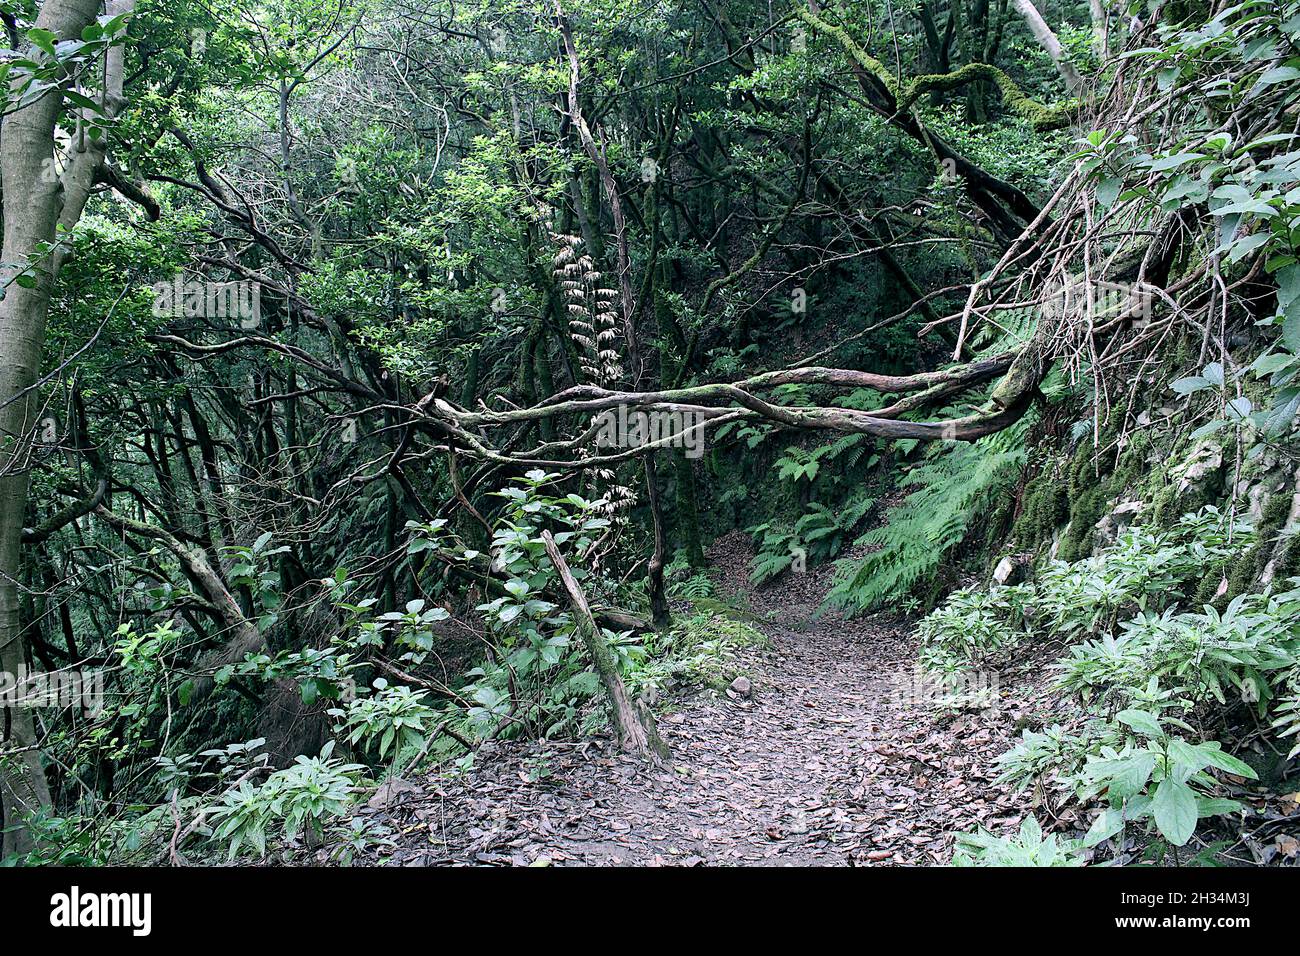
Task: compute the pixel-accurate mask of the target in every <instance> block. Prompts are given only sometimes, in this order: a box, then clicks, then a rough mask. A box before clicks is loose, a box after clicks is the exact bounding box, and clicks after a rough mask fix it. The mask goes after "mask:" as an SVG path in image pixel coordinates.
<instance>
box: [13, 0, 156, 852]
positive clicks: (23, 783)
mask: <svg viewBox="0 0 1300 956" xmlns="http://www.w3.org/2000/svg"><path fill="white" fill-rule="evenodd" d="M133 7H134V0H110V3H109V4H108V12H109V14H110V15H113V16H116V15H118V14H121V13H129V12H131V9H132V8H133ZM98 12H99V0H46V2H45V3H43V4H42V5H41V9H40V14H39V15H38V16H37V19H36V26H37V28H38V29H43V30H48V31H50V32H52V33H54V34H55V35H56V36H57V37H58V38H59V39H69V38H75V37H78V36H80V35H81V31H82V30H83V29H84V28H85V27H86V26H88V25H89V24H91V23H93V22H94V21H95V16H96V14H97V13H98ZM106 58H107V61H108V62H107V64H106V68H105V73H104V75H105V77H106V79H107V84H106V89H105V90H104V99H103V102H104V112H105V113H107V114H109V115H113V114H115V113H117V112H118V110H119V109H120V104H121V93H122V61H123V51H122V49H121V47H120V46H119V47H116V48H114V49H113V50H112V51H110V52H109V53H108V54H107V57H106ZM18 82H19V80H18V79H17V78H15V80H14V83H15V85H16V84H17V83H18ZM62 108H63V95H62V91H61V89H60V90H52V91H50V92H48V93H46V95H45V96H43V97H41V98H40V99H38V100H36V101H35V102H33V103H31V104H29V105H27V106H25V107H23V108H22V109H19V110H15V111H14V112H12V113H9V114H8V115H6V116H5V117H4V118H3V120H0V141H3V143H4V152H3V155H2V156H0V181H2V182H3V191H4V243H3V249H2V251H0V286H2V287H3V288H4V292H5V296H4V298H3V300H0V670H4V671H9V672H16V671H17V670H18V669H19V667H20V666H21V665H22V664H23V663H24V661H25V659H26V656H27V654H26V649H25V646H24V641H23V631H22V623H21V621H20V619H19V600H18V581H19V579H20V574H19V558H20V555H19V543H20V540H21V538H22V528H23V519H24V516H25V514H26V510H27V492H28V471H29V468H30V459H31V453H32V437H33V435H34V433H35V431H36V428H37V424H38V420H39V419H40V417H41V415H42V406H41V403H40V396H39V394H38V390H37V389H36V388H35V384H36V381H37V377H38V376H39V374H40V367H41V357H42V353H43V350H44V345H45V322H46V316H47V314H48V312H49V305H50V295H51V292H52V290H53V286H54V280H55V277H56V276H57V275H58V272H59V267H60V266H61V265H62V264H63V261H64V259H65V258H66V257H67V248H66V246H62V245H56V240H59V239H61V237H60V236H59V235H58V233H57V232H56V227H58V226H62V227H63V228H64V229H65V230H68V231H70V230H71V229H72V228H73V226H75V225H76V223H77V221H78V220H79V219H80V218H81V212H82V210H83V209H84V208H85V204H86V200H87V198H88V197H89V195H90V189H91V186H92V185H93V183H94V181H95V174H96V171H97V169H98V167H99V166H100V164H101V163H102V162H103V159H104V146H103V145H102V140H101V141H99V142H96V141H95V140H92V139H90V138H89V137H78V138H77V139H75V140H74V141H73V144H72V145H71V146H70V147H69V154H68V162H67V164H66V166H65V168H64V169H63V171H62V174H61V175H58V176H55V175H50V172H51V170H53V169H54V167H53V166H52V157H54V156H55V155H56V149H57V144H56V141H55V138H54V129H55V124H56V122H57V121H58V118H59V114H60V112H61V110H62ZM22 272H25V273H26V275H27V276H30V279H31V281H30V282H29V285H30V288H24V287H22V286H20V285H18V284H17V282H15V281H14V280H15V278H16V277H17V276H18V275H19V274H20V273H22ZM24 281H25V282H26V281H28V280H27V279H24ZM36 744H37V741H36V730H35V725H34V722H33V719H32V713H31V711H30V710H27V709H24V708H9V709H5V710H4V711H3V712H0V753H2V752H3V751H4V750H16V751H17V753H16V754H14V755H12V756H11V759H8V760H4V761H3V764H0V804H2V805H3V809H4V822H5V826H6V827H7V828H9V829H8V830H7V832H6V833H5V835H4V844H3V852H4V853H5V854H6V855H7V854H10V853H24V852H27V851H28V850H30V849H31V846H32V837H31V834H30V832H29V831H28V830H27V829H26V828H23V827H21V826H17V825H18V824H20V823H21V820H22V818H23V816H24V815H26V814H27V813H29V812H31V811H34V810H38V809H41V808H45V807H48V806H49V805H50V792H49V786H48V784H47V782H46V780H45V773H44V770H43V768H42V766H41V758H40V753H39V751H38V750H37V749H36Z"/></svg>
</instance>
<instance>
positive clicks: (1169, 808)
mask: <svg viewBox="0 0 1300 956" xmlns="http://www.w3.org/2000/svg"><path fill="white" fill-rule="evenodd" d="M1151 811H1152V813H1153V814H1154V815H1155V819H1156V829H1158V830H1159V831H1160V834H1161V836H1163V837H1164V838H1165V839H1166V840H1168V841H1169V842H1170V843H1172V844H1173V845H1174V846H1184V845H1185V844H1186V843H1187V841H1188V840H1190V839H1191V838H1192V834H1193V833H1194V832H1196V821H1197V819H1198V818H1197V811H1196V794H1195V793H1194V792H1192V788H1191V787H1189V786H1188V785H1187V784H1185V783H1183V782H1182V781H1180V780H1175V779H1173V778H1172V777H1171V778H1167V779H1165V780H1162V781H1160V784H1159V785H1158V786H1157V787H1156V794H1155V797H1154V799H1153V800H1152V801H1151Z"/></svg>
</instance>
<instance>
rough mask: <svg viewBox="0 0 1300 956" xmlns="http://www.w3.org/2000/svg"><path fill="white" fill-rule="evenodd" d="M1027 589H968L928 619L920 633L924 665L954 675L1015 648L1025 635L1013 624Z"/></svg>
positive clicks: (958, 593)
mask: <svg viewBox="0 0 1300 956" xmlns="http://www.w3.org/2000/svg"><path fill="white" fill-rule="evenodd" d="M1023 593H1024V589H1022V588H1021V587H1019V586H1016V587H1006V588H989V589H987V590H985V589H983V588H964V589H962V590H960V591H955V592H953V594H952V595H951V596H950V597H949V598H948V601H947V602H946V603H945V604H944V605H943V606H942V607H940V608H937V609H935V610H934V611H932V612H931V613H930V614H928V615H926V617H925V618H924V620H922V621H921V625H920V627H919V628H918V629H917V635H918V637H919V638H920V640H921V655H920V660H921V664H922V665H923V666H924V667H926V668H927V669H929V670H935V671H950V670H953V669H955V668H959V667H964V666H966V665H968V664H971V663H980V662H983V661H985V660H986V659H987V658H988V657H990V656H991V655H992V654H994V653H995V652H997V651H999V650H1001V649H1002V648H1004V647H1007V646H1008V645H1010V644H1014V643H1015V642H1017V641H1018V640H1020V638H1022V637H1023V636H1024V631H1023V630H1021V629H1020V628H1019V627H1016V626H1015V625H1014V624H1012V620H1013V619H1014V618H1016V617H1017V616H1018V614H1017V611H1016V608H1017V606H1018V603H1019V599H1020V597H1021V595H1023Z"/></svg>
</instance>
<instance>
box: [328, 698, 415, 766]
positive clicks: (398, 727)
mask: <svg viewBox="0 0 1300 956" xmlns="http://www.w3.org/2000/svg"><path fill="white" fill-rule="evenodd" d="M330 714H331V715H333V716H335V717H338V718H341V719H342V722H343V733H344V734H345V735H346V737H347V741H348V743H350V744H361V745H362V746H363V747H367V748H373V749H374V750H375V751H376V753H377V755H378V757H379V759H380V760H383V759H384V756H385V755H386V754H387V753H388V751H389V750H392V752H393V757H394V759H396V757H397V755H398V754H399V753H401V751H402V750H403V749H404V748H405V747H409V746H412V745H415V744H418V743H420V742H422V741H423V739H424V737H425V735H426V733H427V731H428V725H429V724H430V723H431V722H432V720H433V719H434V718H435V717H436V712H435V711H434V710H433V708H432V707H429V706H428V705H427V704H425V702H424V694H423V693H413V692H412V691H411V689H410V688H409V687H402V686H397V687H389V686H388V685H387V682H385V681H384V680H383V679H382V678H380V679H379V680H376V681H375V693H374V694H372V695H370V696H362V697H358V698H357V699H356V700H354V701H352V702H351V703H350V704H348V705H347V707H346V708H336V709H334V710H331V711H330Z"/></svg>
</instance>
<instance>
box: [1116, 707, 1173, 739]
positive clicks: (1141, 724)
mask: <svg viewBox="0 0 1300 956" xmlns="http://www.w3.org/2000/svg"><path fill="white" fill-rule="evenodd" d="M1115 716H1116V719H1117V720H1118V721H1119V722H1120V723H1122V724H1127V725H1128V726H1129V727H1132V728H1133V729H1134V730H1136V731H1137V732H1138V733H1139V734H1141V735H1142V736H1144V737H1163V736H1164V735H1165V732H1164V730H1162V729H1161V727H1160V721H1158V720H1156V718H1155V717H1154V716H1153V715H1152V714H1149V713H1147V712H1146V711H1145V710H1122V711H1120V712H1119V713H1118V714H1116V715H1115Z"/></svg>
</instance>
